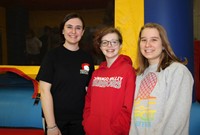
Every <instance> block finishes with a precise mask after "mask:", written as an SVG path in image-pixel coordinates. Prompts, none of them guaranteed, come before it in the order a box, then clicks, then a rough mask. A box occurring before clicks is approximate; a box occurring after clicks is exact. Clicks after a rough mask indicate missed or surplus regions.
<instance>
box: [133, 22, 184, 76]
mask: <svg viewBox="0 0 200 135" xmlns="http://www.w3.org/2000/svg"><path fill="white" fill-rule="evenodd" d="M145 28H154V29H157V30H158V32H159V35H160V38H161V41H162V46H163V48H164V49H163V51H162V54H161V58H160V62H159V63H158V68H157V72H160V70H161V69H162V70H163V69H165V68H166V67H168V66H169V65H170V64H171V63H173V62H179V63H182V64H184V65H186V64H187V62H188V61H187V59H186V58H185V60H184V61H182V60H180V59H179V58H178V57H177V56H176V55H175V53H174V51H173V50H172V48H171V45H170V42H169V40H168V37H167V32H166V30H165V29H164V28H163V27H162V26H161V25H159V24H156V23H147V24H145V25H144V26H143V27H142V28H141V29H140V33H139V38H138V58H139V68H138V69H137V74H138V75H140V74H142V73H143V72H144V70H145V69H146V68H147V67H148V66H149V63H148V60H147V59H146V58H145V57H144V56H143V55H142V54H141V51H140V41H141V34H142V31H143V30H144V29H145Z"/></svg>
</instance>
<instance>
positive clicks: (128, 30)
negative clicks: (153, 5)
mask: <svg viewBox="0 0 200 135" xmlns="http://www.w3.org/2000/svg"><path fill="white" fill-rule="evenodd" d="M143 24H144V1H143V0H115V27H116V28H118V29H119V30H120V31H121V33H122V36H123V47H122V50H121V53H122V54H126V55H128V56H130V57H131V59H132V61H133V66H134V67H135V68H137V67H138V62H137V40H138V34H139V30H140V28H141V26H142V25H143Z"/></svg>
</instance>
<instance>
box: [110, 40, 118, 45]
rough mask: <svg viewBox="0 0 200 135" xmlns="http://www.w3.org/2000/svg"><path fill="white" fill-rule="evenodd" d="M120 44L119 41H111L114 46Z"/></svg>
mask: <svg viewBox="0 0 200 135" xmlns="http://www.w3.org/2000/svg"><path fill="white" fill-rule="evenodd" d="M118 43H119V41H118V40H114V41H111V44H112V45H118Z"/></svg>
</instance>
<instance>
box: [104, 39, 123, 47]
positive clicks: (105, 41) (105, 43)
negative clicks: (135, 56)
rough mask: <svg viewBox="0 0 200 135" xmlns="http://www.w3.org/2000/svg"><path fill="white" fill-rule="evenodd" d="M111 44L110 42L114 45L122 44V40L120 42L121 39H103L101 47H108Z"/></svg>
mask: <svg viewBox="0 0 200 135" xmlns="http://www.w3.org/2000/svg"><path fill="white" fill-rule="evenodd" d="M103 43H104V44H103ZM109 44H110V45H111V46H112V47H116V46H118V45H120V42H119V40H111V41H108V40H102V41H101V43H100V46H101V47H108V46H109Z"/></svg>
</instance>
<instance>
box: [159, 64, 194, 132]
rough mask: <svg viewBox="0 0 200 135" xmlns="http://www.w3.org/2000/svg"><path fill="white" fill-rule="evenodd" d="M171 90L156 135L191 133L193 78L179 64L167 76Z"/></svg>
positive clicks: (168, 88) (168, 86)
mask: <svg viewBox="0 0 200 135" xmlns="http://www.w3.org/2000/svg"><path fill="white" fill-rule="evenodd" d="M167 79H168V81H167V82H168V84H167V90H169V91H170V94H169V97H168V100H167V102H166V106H165V110H164V116H163V119H162V121H161V122H160V123H159V124H158V126H157V127H156V129H155V135H161V134H162V135H180V134H189V131H188V130H189V117H190V108H191V102H192V90H193V78H192V75H191V74H190V72H189V71H188V70H187V69H186V68H185V67H183V66H178V67H176V68H175V69H173V70H172V72H170V73H169V75H168V76H167Z"/></svg>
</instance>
